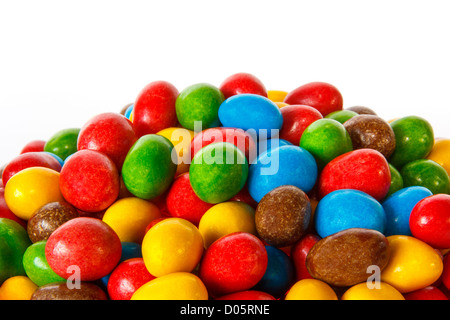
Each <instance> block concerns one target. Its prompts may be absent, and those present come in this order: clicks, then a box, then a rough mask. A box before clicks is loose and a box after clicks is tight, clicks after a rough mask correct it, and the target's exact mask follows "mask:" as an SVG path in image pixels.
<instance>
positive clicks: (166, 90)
mask: <svg viewBox="0 0 450 320" xmlns="http://www.w3.org/2000/svg"><path fill="white" fill-rule="evenodd" d="M178 93H179V92H178V90H177V88H175V87H174V86H173V85H172V84H171V83H169V82H166V81H154V82H151V83H150V84H148V85H147V86H145V88H144V89H142V91H141V92H140V93H139V95H138V97H137V99H136V102H135V103H134V107H133V124H134V127H135V129H136V134H137V136H138V138H140V137H142V136H143V135H146V134H153V133H157V132H159V131H161V130H162V129H165V128H169V127H176V126H177V123H178V119H177V114H176V111H175V102H176V100H177V97H178Z"/></svg>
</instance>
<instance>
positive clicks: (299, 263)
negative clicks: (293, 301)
mask: <svg viewBox="0 0 450 320" xmlns="http://www.w3.org/2000/svg"><path fill="white" fill-rule="evenodd" d="M319 240H320V237H319V236H318V235H316V234H313V233H308V234H306V235H304V236H303V237H302V238H301V239H300V240H299V241H297V242H296V243H295V244H294V245H293V246H292V247H291V252H290V253H291V254H290V256H291V258H292V261H293V262H294V267H295V276H296V280H297V281H299V280H302V279H312V278H313V277H312V276H311V274H310V273H309V271H308V268H306V256H307V255H308V252H309V250H311V248H312V247H313V246H314V244H316V243H317V242H318V241H319Z"/></svg>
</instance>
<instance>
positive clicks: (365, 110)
mask: <svg viewBox="0 0 450 320" xmlns="http://www.w3.org/2000/svg"><path fill="white" fill-rule="evenodd" d="M346 110H350V111H353V112H356V113H357V114H371V115H374V116H376V115H377V114H376V113H375V111H373V110H372V109H370V108H369V107H364V106H353V107H349V108H347V109H346Z"/></svg>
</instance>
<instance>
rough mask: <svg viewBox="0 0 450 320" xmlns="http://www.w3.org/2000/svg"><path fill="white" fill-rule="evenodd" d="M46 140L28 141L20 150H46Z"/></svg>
mask: <svg viewBox="0 0 450 320" xmlns="http://www.w3.org/2000/svg"><path fill="white" fill-rule="evenodd" d="M45 143H46V141H45V140H33V141H30V142H28V143H27V144H26V145H25V146H24V147H23V148H22V150H21V151H20V154H23V153H27V152H39V151H44V146H45Z"/></svg>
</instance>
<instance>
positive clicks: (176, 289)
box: [131, 272, 208, 300]
mask: <svg viewBox="0 0 450 320" xmlns="http://www.w3.org/2000/svg"><path fill="white" fill-rule="evenodd" d="M131 300H208V291H207V290H206V288H205V285H204V284H203V282H202V281H201V280H200V279H199V277H197V276H196V275H194V274H192V273H188V272H173V273H169V274H166V275H163V276H160V277H157V278H155V279H153V280H151V281H149V282H147V283H145V284H144V285H142V286H141V287H140V288H139V289H137V290H136V292H135V293H134V294H133V295H132V296H131Z"/></svg>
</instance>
